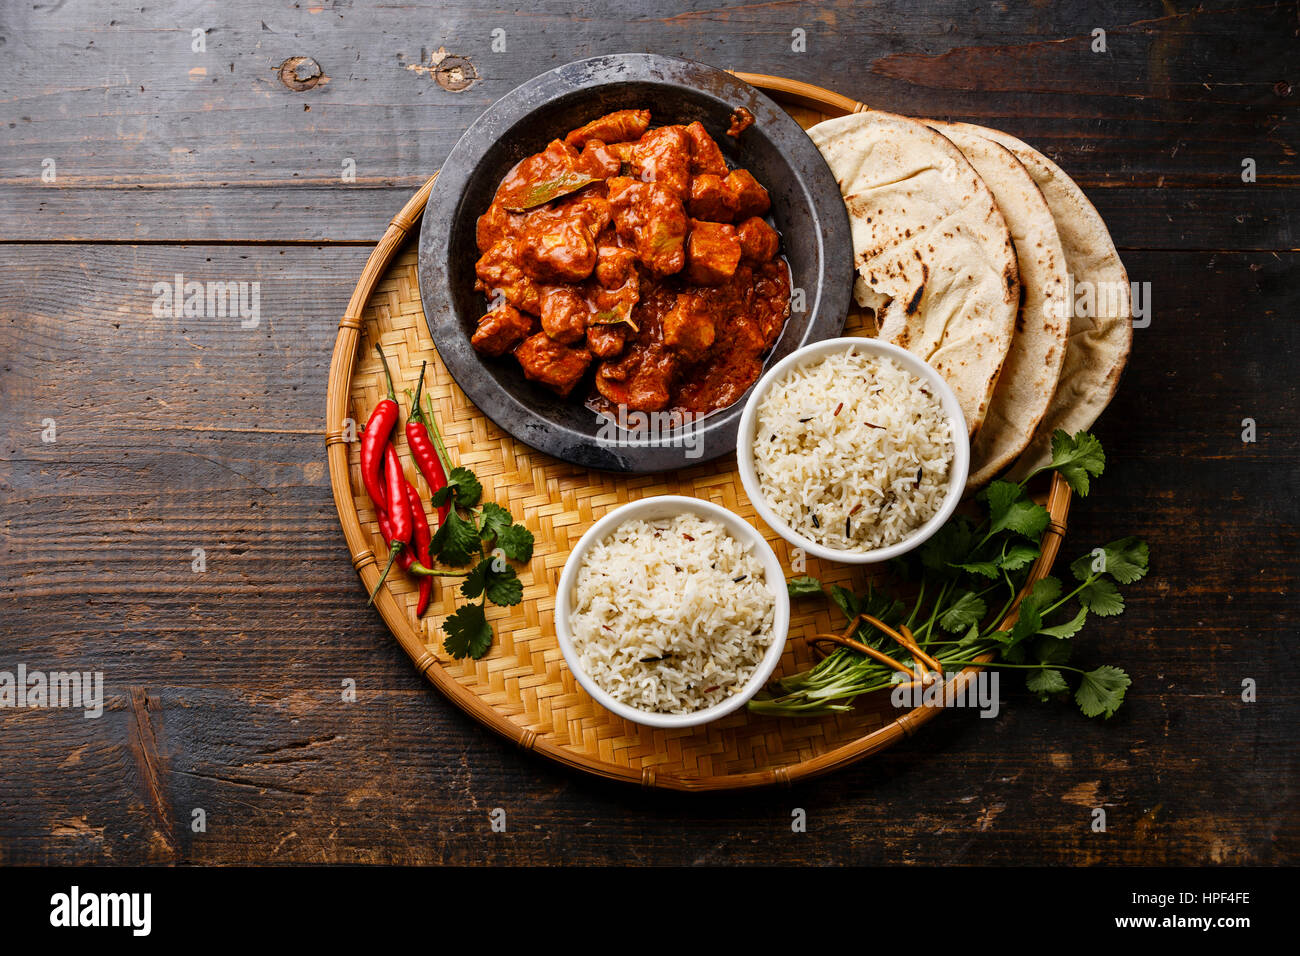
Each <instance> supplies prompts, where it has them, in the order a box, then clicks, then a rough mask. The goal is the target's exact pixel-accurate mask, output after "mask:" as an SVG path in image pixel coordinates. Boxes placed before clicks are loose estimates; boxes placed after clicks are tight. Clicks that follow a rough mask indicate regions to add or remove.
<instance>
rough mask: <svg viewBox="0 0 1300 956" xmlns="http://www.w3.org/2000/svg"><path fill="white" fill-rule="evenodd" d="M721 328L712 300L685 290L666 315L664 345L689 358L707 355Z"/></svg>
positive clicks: (699, 357)
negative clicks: (716, 327) (715, 322)
mask: <svg viewBox="0 0 1300 956" xmlns="http://www.w3.org/2000/svg"><path fill="white" fill-rule="evenodd" d="M716 334H717V331H716V329H715V327H714V321H713V311H712V310H711V309H710V308H709V301H708V299H707V298H706V297H705V296H704V295H703V294H702V293H699V292H682V293H679V294H678V296H677V301H676V303H674V305H673V307H672V308H671V309H669V310H668V314H667V315H665V316H664V344H665V345H667V346H669V347H670V348H672V349H674V350H676V352H677V353H678V354H679V355H681V356H682V357H683V358H685V359H686V360H687V361H696V360H698V359H701V358H703V357H704V353H705V352H707V351H708V350H709V349H710V348H711V347H712V345H713V340H714V337H715V336H716Z"/></svg>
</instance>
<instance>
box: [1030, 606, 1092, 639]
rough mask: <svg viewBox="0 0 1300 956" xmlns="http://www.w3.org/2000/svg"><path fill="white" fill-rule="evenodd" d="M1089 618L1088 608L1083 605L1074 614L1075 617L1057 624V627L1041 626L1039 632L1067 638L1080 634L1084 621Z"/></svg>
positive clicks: (1049, 635)
mask: <svg viewBox="0 0 1300 956" xmlns="http://www.w3.org/2000/svg"><path fill="white" fill-rule="evenodd" d="M1087 619H1088V609H1087V608H1086V607H1081V608H1079V613H1078V614H1076V615H1074V617H1073V618H1071V619H1070V620H1068V621H1066V622H1065V623H1064V624H1057V625H1056V626H1055V627H1040V628H1039V629H1038V633H1039V634H1046V635H1047V636H1048V637H1057V638H1060V639H1061V640H1065V639H1067V638H1071V637H1074V635H1076V634H1078V633H1079V630H1080V629H1081V628H1082V627H1083V622H1084V621H1086V620H1087Z"/></svg>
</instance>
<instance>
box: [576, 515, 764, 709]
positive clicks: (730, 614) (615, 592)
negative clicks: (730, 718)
mask: <svg viewBox="0 0 1300 956" xmlns="http://www.w3.org/2000/svg"><path fill="white" fill-rule="evenodd" d="M775 607H776V599H775V597H774V595H773V593H772V591H771V590H770V589H769V587H768V584H767V582H766V580H765V574H764V571H763V564H762V562H761V561H760V560H759V559H758V557H757V556H756V555H754V554H753V553H751V551H750V550H749V549H748V547H747V546H745V545H744V544H742V543H741V542H739V541H737V540H736V539H735V538H733V537H732V536H731V534H730V533H729V532H728V531H727V529H726V528H725V527H724V526H723V525H722V524H720V523H719V522H717V521H713V520H710V519H708V518H702V517H700V516H699V515H695V514H690V513H686V514H679V515H675V516H673V517H671V518H662V519H657V520H651V521H643V520H640V519H635V518H634V519H630V520H628V521H625V522H623V523H622V524H621V525H619V526H618V527H617V528H616V529H615V530H614V531H613V532H612V533H611V534H610V535H609V536H608V537H606V538H605V539H604V540H603V541H599V542H597V543H596V544H595V545H594V546H593V547H592V548H591V549H590V550H589V551H588V552H587V554H586V557H585V559H584V560H583V563H582V566H581V567H580V568H579V570H578V574H577V583H576V585H575V594H574V601H573V610H572V613H571V614H570V629H571V631H572V639H573V646H574V649H575V650H576V651H577V653H578V659H579V662H580V665H581V667H582V670H583V671H584V672H585V673H586V674H588V675H589V676H590V677H591V679H592V680H593V681H595V682H596V684H597V685H598V686H599V687H600V688H601V689H602V690H604V691H605V692H606V693H608V694H609V695H610V696H611V697H613V698H614V699H615V700H616V701H618V702H619V703H622V704H626V705H628V706H629V707H634V708H636V709H638V710H645V711H652V712H656V713H665V714H689V713H692V712H694V711H697V710H702V709H704V708H706V707H711V706H713V705H714V704H717V703H720V702H722V701H724V700H726V699H727V698H728V697H731V696H732V695H733V694H736V693H737V692H739V691H740V690H741V689H742V688H743V687H744V685H745V684H746V682H748V680H749V678H750V677H751V676H753V673H754V670H755V668H757V667H758V665H759V663H761V662H762V660H763V655H764V654H765V653H766V651H767V649H768V647H769V646H770V645H771V643H772V626H773V617H774V613H775Z"/></svg>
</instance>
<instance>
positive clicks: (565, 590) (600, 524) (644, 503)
mask: <svg viewBox="0 0 1300 956" xmlns="http://www.w3.org/2000/svg"><path fill="white" fill-rule="evenodd" d="M684 512H686V513H691V514H697V515H699V516H700V517H702V518H708V519H711V520H713V521H717V522H718V523H719V524H721V525H722V526H723V527H725V528H726V529H727V531H728V532H730V534H731V536H732V537H734V538H735V539H736V540H737V541H739V542H741V543H742V544H745V545H748V546H749V547H750V548H751V549H752V551H753V554H754V555H755V557H757V558H758V560H759V561H760V562H762V565H763V574H764V577H765V579H766V582H767V585H768V587H769V588H771V590H772V594H773V596H774V597H775V598H776V606H775V608H774V609H773V614H772V643H771V645H770V646H769V647H768V649H767V653H766V654H764V655H763V659H762V661H760V662H759V665H758V667H757V668H756V669H755V670H754V673H753V674H752V675H751V676H750V678H749V680H748V681H747V682H746V683H745V686H744V687H742V688H741V689H740V690H739V691H738V692H737V693H736V694H734V695H732V696H731V697H728V698H727V699H726V700H723V701H720V702H719V703H717V704H714V705H713V706H712V707H706V708H704V709H703V710H697V711H695V712H693V713H690V714H660V713H653V712H651V711H646V710H638V709H636V708H635V707H629V706H628V705H627V704H623V703H620V702H618V701H616V700H615V699H614V698H613V697H611V696H610V695H609V694H607V693H606V692H605V691H603V690H602V689H601V688H600V686H599V685H597V684H596V682H595V681H594V680H592V679H591V677H589V676H588V675H587V673H586V672H585V671H583V669H582V665H581V663H580V662H579V661H578V654H577V651H576V650H575V649H574V647H573V631H572V628H571V625H570V623H569V616H570V614H571V613H572V609H573V600H574V592H575V590H576V589H577V583H578V569H579V568H580V567H582V563H583V561H584V560H585V558H586V554H587V552H588V551H589V550H590V549H591V548H592V546H593V545H595V544H596V543H597V542H598V541H601V540H603V539H604V538H606V537H608V536H609V535H610V534H611V533H612V532H613V531H614V529H615V528H617V527H618V526H619V525H621V524H622V523H623V522H624V521H627V520H629V519H631V518H640V519H642V520H644V521H653V520H655V519H657V518H671V517H673V516H674V515H679V514H682V513H684ZM789 630H790V595H789V593H788V592H787V590H786V587H785V571H784V569H782V567H781V562H780V561H778V560H777V557H776V553H775V552H774V551H773V550H772V546H771V545H769V544H768V543H767V541H765V540H764V539H763V536H762V535H761V534H759V533H758V531H757V530H755V528H754V526H753V525H751V524H750V523H749V522H748V521H745V520H744V519H743V518H741V517H740V516H739V515H735V514H733V513H732V512H730V511H728V510H727V509H726V508H720V507H718V506H717V505H715V504H713V503H711V502H708V501H701V500H700V499H698V498H687V497H684V496H682V495H661V496H659V497H656V498H643V499H641V500H640V501H632V502H629V503H627V504H625V505H623V506H622V507H620V508H615V509H614V510H613V511H611V512H610V513H609V514H607V515H605V517H603V518H601V519H600V520H599V521H597V522H596V523H595V524H593V525H592V526H591V527H590V528H588V529H587V533H586V534H584V535H583V536H582V538H581V539H579V541H578V543H577V545H575V546H574V548H573V550H572V551H571V552H570V553H569V559H568V560H567V561H566V562H565V563H564V570H563V571H561V572H560V586H559V590H558V592H557V593H556V596H555V634H556V636H557V637H558V638H559V641H560V650H561V651H562V652H563V653H564V659H565V661H566V662H567V663H568V665H569V670H571V671H573V676H574V677H576V678H577V679H578V683H579V684H581V685H582V689H583V690H585V691H586V692H587V693H588V694H590V695H591V696H592V697H593V698H594V699H595V700H596V701H597V702H598V703H599V704H600V705H601V706H602V707H604V708H605V709H606V710H609V711H612V712H613V713H615V714H617V715H618V716H620V717H623V718H626V719H627V720H630V721H633V722H635V723H638V724H645V725H647V726H649V727H696V726H699V725H700V724H707V723H708V722H709V721H711V720H717V719H718V718H719V717H722V716H724V715H726V714H729V713H731V712H732V711H734V710H737V709H739V708H740V707H743V706H744V705H745V703H746V701H748V700H749V699H750V698H751V697H753V696H754V695H755V694H756V693H758V691H759V689H760V688H762V686H763V685H764V684H766V683H767V681H768V678H769V677H771V676H772V671H773V670H775V669H776V665H777V663H778V662H779V661H780V660H781V653H782V652H783V651H784V650H785V639H786V634H787V632H788V631H789Z"/></svg>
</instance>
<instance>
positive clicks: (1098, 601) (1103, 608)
mask: <svg viewBox="0 0 1300 956" xmlns="http://www.w3.org/2000/svg"><path fill="white" fill-rule="evenodd" d="M1079 603H1080V604H1082V605H1083V606H1084V607H1085V608H1087V609H1088V610H1089V611H1091V612H1092V613H1093V614H1096V615H1097V616H1098V617H1111V616H1113V615H1116V614H1121V613H1123V611H1124V598H1123V596H1122V595H1121V594H1120V593H1119V588H1117V587H1115V582H1114V581H1110V580H1108V579H1106V578H1098V579H1097V580H1096V581H1093V582H1092V583H1091V584H1089V585H1087V586H1086V587H1084V589H1083V590H1082V591H1080V592H1079Z"/></svg>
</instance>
